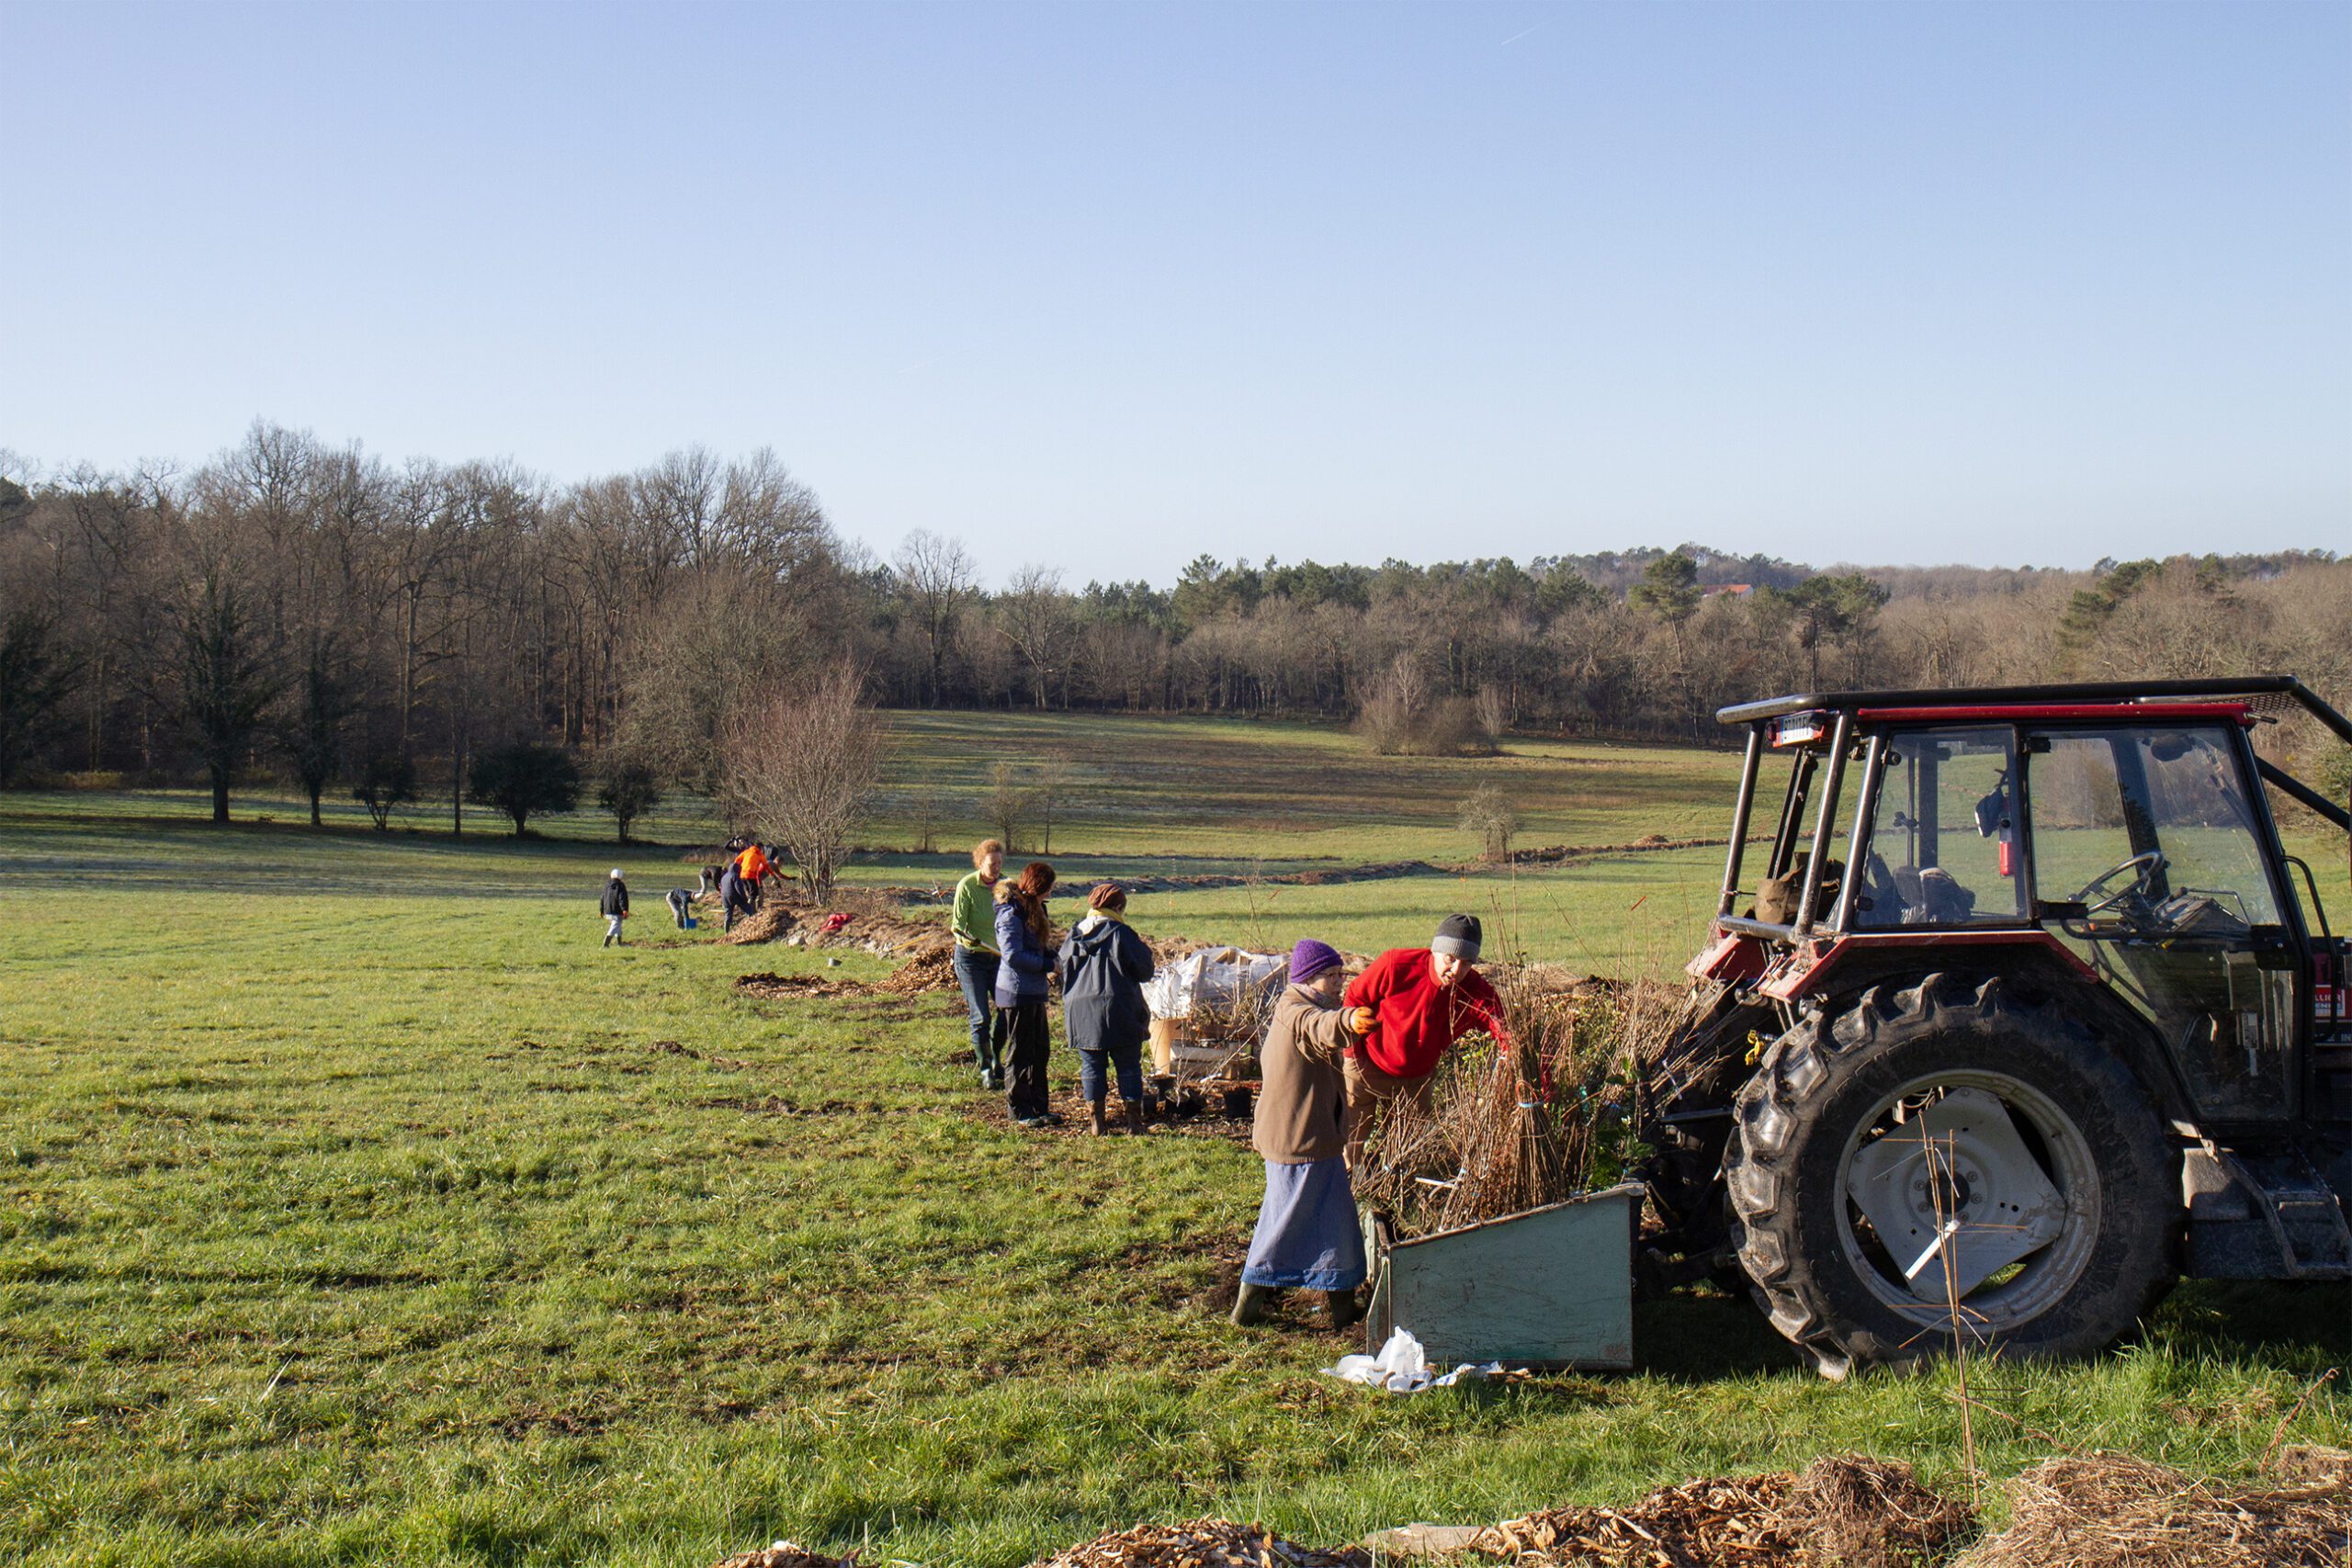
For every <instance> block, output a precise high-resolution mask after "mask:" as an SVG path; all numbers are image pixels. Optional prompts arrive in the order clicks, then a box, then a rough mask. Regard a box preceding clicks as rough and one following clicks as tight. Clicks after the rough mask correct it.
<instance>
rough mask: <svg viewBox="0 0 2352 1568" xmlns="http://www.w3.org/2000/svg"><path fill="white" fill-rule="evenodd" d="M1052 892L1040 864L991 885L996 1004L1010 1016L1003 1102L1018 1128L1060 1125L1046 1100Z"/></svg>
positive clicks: (1049, 871)
mask: <svg viewBox="0 0 2352 1568" xmlns="http://www.w3.org/2000/svg"><path fill="white" fill-rule="evenodd" d="M1053 890H1054V868H1053V867H1052V866H1050V865H1047V864H1046V863H1045V862H1044V861H1041V860H1033V861H1031V862H1030V863H1028V864H1027V865H1024V866H1023V867H1022V868H1021V874H1020V875H1019V876H1017V877H1011V878H1006V879H1004V880H1001V881H1000V882H998V883H997V885H996V947H997V953H999V955H1000V961H999V963H998V964H997V970H996V1005H997V1007H998V1008H999V1009H1000V1010H1002V1011H1003V1012H1006V1013H1008V1014H1010V1015H1011V1019H1010V1021H1009V1024H1008V1026H1007V1027H1008V1035H1007V1043H1008V1044H1009V1045H1010V1046H1011V1047H1012V1053H1011V1055H1012V1059H1011V1060H1010V1061H1008V1062H1007V1063H1006V1064H1005V1068H1006V1070H1005V1075H1004V1100H1005V1105H1006V1106H1007V1108H1009V1109H1010V1110H1011V1111H1012V1121H1013V1124H1014V1125H1015V1126H1020V1127H1031V1128H1035V1127H1050V1126H1054V1125H1056V1124H1057V1123H1058V1122H1060V1121H1061V1118H1060V1117H1058V1116H1057V1115H1055V1114H1054V1112H1053V1109H1052V1107H1051V1106H1050V1105H1049V1104H1048V1103H1047V1100H1046V1048H1047V1039H1048V1028H1049V1025H1048V1023H1047V1021H1046V975H1047V974H1049V973H1051V972H1052V970H1053V967H1054V960H1053V945H1052V942H1051V940H1050V935H1049V928H1048V927H1047V925H1046V894H1048V893H1051V892H1052V891H1053Z"/></svg>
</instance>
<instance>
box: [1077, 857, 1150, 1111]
mask: <svg viewBox="0 0 2352 1568" xmlns="http://www.w3.org/2000/svg"><path fill="white" fill-rule="evenodd" d="M1126 910H1127V890H1126V889H1125V888H1124V887H1122V886H1119V885H1118V884H1117V883H1115V882H1105V883H1103V884H1102V885H1101V886H1098V887H1096V888H1095V889H1094V891H1093V892H1091V893H1090V894H1088V895H1087V896H1086V911H1087V912H1086V918H1085V919H1081V920H1080V921H1079V922H1078V924H1077V925H1076V926H1075V927H1073V928H1072V929H1071V931H1070V933H1069V935H1068V936H1066V937H1064V938H1062V951H1061V963H1060V973H1061V981H1062V1032H1063V1034H1064V1035H1066V1036H1067V1037H1068V1038H1069V1043H1070V1044H1071V1045H1072V1046H1074V1047H1076V1049H1077V1051H1078V1084H1079V1092H1080V1093H1081V1094H1083V1095H1084V1096H1085V1097H1086V1103H1087V1105H1088V1106H1089V1107H1090V1108H1091V1110H1092V1111H1093V1114H1094V1125H1093V1127H1092V1128H1091V1131H1092V1133H1093V1134H1094V1135H1095V1136H1096V1137H1101V1136H1102V1135H1103V1133H1105V1132H1107V1131H1108V1130H1109V1128H1108V1126H1107V1124H1106V1123H1105V1122H1104V1121H1103V1101H1104V1100H1106V1099H1108V1098H1109V1095H1108V1092H1107V1091H1108V1088H1109V1086H1108V1085H1107V1084H1105V1083H1104V1081H1103V1080H1104V1078H1105V1077H1106V1076H1107V1074H1106V1072H1105V1069H1106V1068H1115V1069H1116V1070H1117V1073H1118V1076H1119V1098H1120V1099H1121V1100H1124V1101H1125V1103H1126V1107H1127V1131H1128V1132H1130V1133H1137V1134H1140V1133H1141V1132H1142V1131H1143V1043H1144V1042H1145V1041H1146V1040H1147V1039H1148V1038H1149V1037H1150V1035H1151V1006H1150V1004H1149V1003H1148V1002H1146V1001H1145V1000H1144V997H1143V983H1144V982H1145V981H1146V980H1148V979H1150V978H1151V946H1150V944H1149V943H1148V942H1145V941H1144V940H1143V938H1141V937H1139V936H1137V935H1136V933H1135V932H1134V931H1130V930H1129V929H1128V928H1127V923H1126Z"/></svg>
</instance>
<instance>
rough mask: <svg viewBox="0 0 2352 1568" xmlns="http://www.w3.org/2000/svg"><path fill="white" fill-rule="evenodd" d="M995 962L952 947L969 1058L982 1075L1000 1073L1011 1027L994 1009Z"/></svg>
mask: <svg viewBox="0 0 2352 1568" xmlns="http://www.w3.org/2000/svg"><path fill="white" fill-rule="evenodd" d="M997 963H998V960H997V955H996V954H995V953H982V952H980V951H978V949H977V948H969V947H966V946H964V945H963V944H962V943H961V942H958V943H957V944H956V984H957V985H959V986H961V987H963V988H964V1008H965V1010H966V1011H967V1012H968V1013H969V1014H970V1015H971V1019H970V1022H971V1026H972V1059H973V1060H974V1061H976V1062H978V1063H979V1065H980V1070H981V1071H982V1072H984V1073H994V1072H1001V1071H1002V1070H1003V1066H1004V1037H1005V1033H1006V1032H1007V1031H1008V1030H1009V1029H1010V1028H1011V1027H1012V1024H1011V1021H1010V1020H1009V1019H1008V1018H1007V1016H1006V1015H1005V1014H1003V1013H1001V1012H999V1011H998V1010H997V1008H996V999H995V998H996V968H997Z"/></svg>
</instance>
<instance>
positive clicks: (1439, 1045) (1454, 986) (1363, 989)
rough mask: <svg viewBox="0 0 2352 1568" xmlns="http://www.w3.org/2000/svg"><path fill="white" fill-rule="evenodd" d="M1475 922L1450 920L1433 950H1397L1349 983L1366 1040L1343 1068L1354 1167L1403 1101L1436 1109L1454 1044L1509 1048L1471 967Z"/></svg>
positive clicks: (1487, 991)
mask: <svg viewBox="0 0 2352 1568" xmlns="http://www.w3.org/2000/svg"><path fill="white" fill-rule="evenodd" d="M1480 935H1481V932H1480V929H1479V925H1478V917H1477V916H1476V915H1448V916H1446V918H1445V919H1444V920H1443V921H1442V922H1441V923H1440V924H1439V926H1438V928H1437V935H1436V936H1434V937H1432V938H1431V939H1430V944H1429V946H1427V947H1397V948H1391V949H1389V950H1388V951H1387V952H1386V953H1382V954H1381V955H1380V956H1379V957H1377V958H1375V959H1374V960H1373V961H1372V963H1371V964H1370V965H1368V966H1367V967H1366V968H1365V970H1364V972H1363V974H1361V975H1359V976H1356V977H1355V978H1354V979H1353V980H1351V981H1350V982H1348V988H1347V991H1346V994H1345V996H1344V997H1343V998H1342V1000H1343V1003H1344V1005H1345V1006H1346V1007H1347V1008H1348V1009H1349V1010H1350V1012H1349V1018H1348V1027H1349V1028H1350V1029H1351V1030H1352V1031H1353V1032H1356V1033H1357V1034H1360V1035H1362V1036H1363V1039H1362V1040H1361V1041H1359V1042H1358V1043H1356V1044H1353V1045H1351V1046H1349V1047H1348V1051H1347V1055H1346V1059H1345V1061H1344V1062H1343V1063H1342V1064H1341V1066H1342V1070H1343V1071H1344V1072H1345V1074H1346V1076H1347V1088H1348V1165H1349V1167H1350V1168H1354V1167H1355V1166H1356V1165H1357V1164H1358V1163H1359V1162H1360V1161H1361V1158H1362V1156H1363V1141H1364V1138H1365V1135H1366V1134H1369V1133H1370V1132H1371V1131H1372V1124H1373V1120H1374V1117H1375V1116H1378V1115H1379V1114H1381V1113H1382V1112H1383V1111H1384V1110H1385V1108H1386V1107H1387V1106H1389V1105H1390V1104H1392V1103H1394V1102H1395V1101H1397V1100H1411V1101H1413V1103H1415V1104H1416V1105H1419V1107H1420V1108H1421V1109H1422V1110H1424V1111H1426V1110H1428V1109H1429V1106H1430V1077H1431V1076H1432V1075H1433V1074H1435V1073H1436V1071H1437V1065H1438V1063H1439V1062H1440V1061H1441V1060H1442V1059H1443V1057H1444V1055H1445V1053H1446V1052H1447V1051H1448V1050H1449V1049H1451V1048H1452V1047H1453V1043H1454V1042H1455V1041H1457V1040H1459V1039H1461V1038H1462V1037H1463V1036H1464V1035H1465V1034H1472V1033H1476V1032H1479V1031H1481V1030H1483V1031H1485V1032H1487V1033H1488V1034H1491V1035H1493V1036H1494V1038H1495V1043H1496V1044H1498V1045H1499V1046H1501V1047H1502V1048H1503V1049H1504V1050H1506V1051H1508V1050H1510V1043H1511V1042H1510V1029H1509V1028H1507V1027H1506V1026H1505V1025H1504V1023H1503V1003H1502V998H1501V997H1499V996H1498V995H1496V993H1495V988H1494V987H1492V986H1490V985H1488V984H1487V979H1486V976H1483V975H1481V974H1479V973H1478V971H1477V970H1476V968H1475V967H1473V965H1475V964H1476V963H1477V961H1478V942H1479V937H1480Z"/></svg>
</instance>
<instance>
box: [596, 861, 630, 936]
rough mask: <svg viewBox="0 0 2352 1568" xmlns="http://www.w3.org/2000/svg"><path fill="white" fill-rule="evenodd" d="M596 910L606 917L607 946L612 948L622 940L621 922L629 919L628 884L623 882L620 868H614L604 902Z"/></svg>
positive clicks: (606, 888)
mask: <svg viewBox="0 0 2352 1568" xmlns="http://www.w3.org/2000/svg"><path fill="white" fill-rule="evenodd" d="M596 908H597V909H598V910H599V911H600V912H601V913H602V914H603V915H604V917H605V946H606V947H610V946H612V945H613V943H615V942H619V941H620V940H621V922H622V921H623V920H626V919H628V883H626V882H623V881H622V880H621V868H620V867H619V866H615V867H613V874H612V878H611V880H610V881H608V882H606V883H605V897H604V900H603V902H601V903H599V904H598V905H597V906H596Z"/></svg>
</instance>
